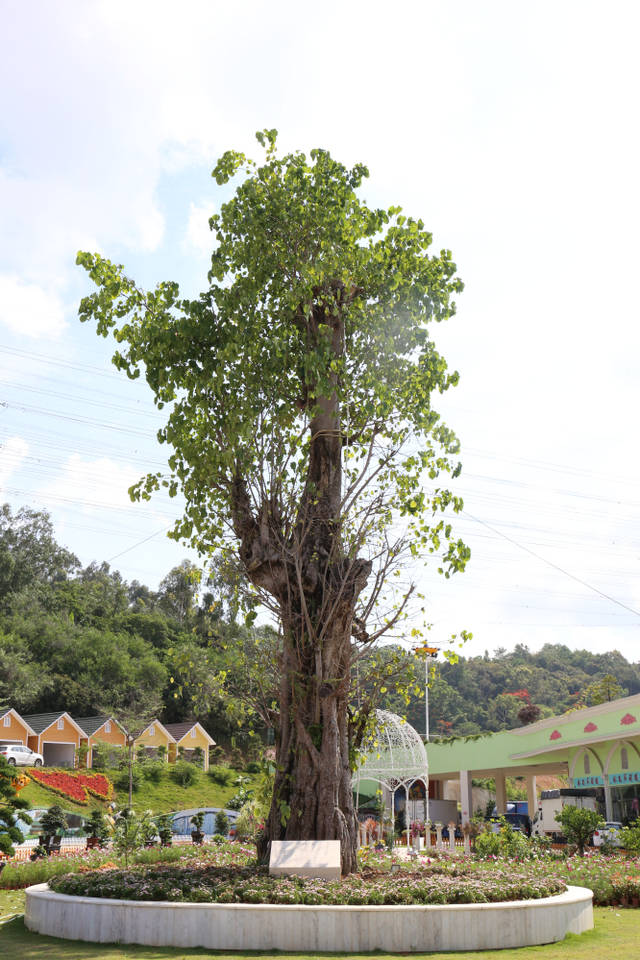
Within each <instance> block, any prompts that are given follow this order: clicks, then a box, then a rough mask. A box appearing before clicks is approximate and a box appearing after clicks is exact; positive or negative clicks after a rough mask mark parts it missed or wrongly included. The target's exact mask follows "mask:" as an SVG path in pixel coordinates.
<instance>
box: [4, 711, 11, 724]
mask: <svg viewBox="0 0 640 960" xmlns="http://www.w3.org/2000/svg"><path fill="white" fill-rule="evenodd" d="M2 722H3V724H4V726H5V727H10V726H11V714H10V713H5V715H4V719H3V721H2Z"/></svg>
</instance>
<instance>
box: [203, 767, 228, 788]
mask: <svg viewBox="0 0 640 960" xmlns="http://www.w3.org/2000/svg"><path fill="white" fill-rule="evenodd" d="M207 776H208V777H209V778H210V779H211V780H213V782H214V783H217V784H218V786H219V787H227V786H228V785H229V783H230V781H231V777H232V776H233V771H232V770H229V769H228V768H227V767H209V769H208V770H207Z"/></svg>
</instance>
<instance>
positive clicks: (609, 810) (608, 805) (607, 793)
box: [604, 774, 613, 820]
mask: <svg viewBox="0 0 640 960" xmlns="http://www.w3.org/2000/svg"><path fill="white" fill-rule="evenodd" d="M604 810H605V814H604V818H605V820H613V798H612V797H611V787H610V786H609V777H608V776H607V774H605V775H604Z"/></svg>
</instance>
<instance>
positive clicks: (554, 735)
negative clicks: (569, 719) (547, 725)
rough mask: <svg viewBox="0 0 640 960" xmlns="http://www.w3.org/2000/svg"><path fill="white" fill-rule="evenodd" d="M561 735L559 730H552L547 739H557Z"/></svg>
mask: <svg viewBox="0 0 640 960" xmlns="http://www.w3.org/2000/svg"><path fill="white" fill-rule="evenodd" d="M561 736H562V734H561V733H560V731H559V730H554V731H553V733H552V734H551V736H550V737H549V740H559V739H560V737H561Z"/></svg>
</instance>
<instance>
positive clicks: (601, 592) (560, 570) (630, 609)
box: [463, 510, 640, 617]
mask: <svg viewBox="0 0 640 960" xmlns="http://www.w3.org/2000/svg"><path fill="white" fill-rule="evenodd" d="M463 512H464V513H466V515H467V516H468V517H471V519H472V520H475V522H476V523H481V524H482V525H483V526H484V527H487V529H489V530H491V531H492V532H493V533H495V534H497V535H498V536H499V537H502V538H503V539H504V540H508V541H509V543H512V544H513V545H514V547H518V548H519V549H520V550H524V551H525V553H529V554H531V556H532V557H535V558H536V560H540V561H541V562H542V563H546V564H547V566H548V567H552V568H553V569H554V570H558V571H559V572H560V573H562V574H564V575H565V577H569V578H570V579H571V580H575V581H576V583H581V584H582V586H583V587H586V588H587V589H588V590H593V592H594V593H597V594H599V595H600V596H601V597H603V598H604V599H605V600H609V601H610V602H611V603H615V604H617V605H618V606H619V607H622V608H623V609H624V610H628V611H629V613H632V614H633V615H634V616H636V617H640V613H639V612H638V611H637V610H634V609H633V607H629V606H627V604H626V603H622V601H621V600H616V598H615V597H611V596H610V595H609V594H608V593H604V592H603V591H602V590H599V589H598V588H597V587H594V586H593V585H592V584H590V583H587V581H586V580H582V579H581V578H580V577H576V576H575V575H574V574H573V573H569V571H568V570H565V569H564V568H563V567H560V566H559V565H558V564H557V563H552V562H551V560H547V559H546V557H541V556H540V554H539V553H536V552H535V551H534V550H530V549H529V547H525V546H524V545H523V544H521V543H518V541H517V540H514V539H513V538H512V537H508V536H507V535H506V533H502V532H501V531H500V530H498V529H496V527H492V526H491V525H490V524H488V523H487V522H486V521H485V520H481V519H480V518H479V517H474V516H473V515H472V514H471V513H469V511H468V510H464V511H463Z"/></svg>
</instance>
